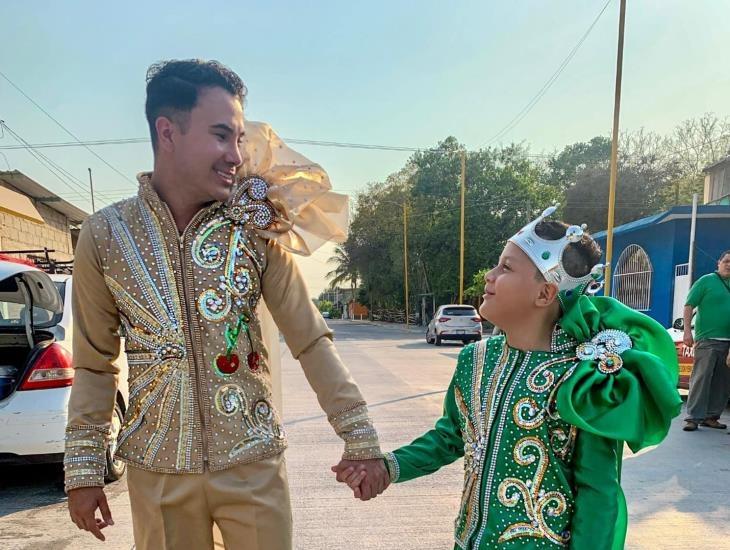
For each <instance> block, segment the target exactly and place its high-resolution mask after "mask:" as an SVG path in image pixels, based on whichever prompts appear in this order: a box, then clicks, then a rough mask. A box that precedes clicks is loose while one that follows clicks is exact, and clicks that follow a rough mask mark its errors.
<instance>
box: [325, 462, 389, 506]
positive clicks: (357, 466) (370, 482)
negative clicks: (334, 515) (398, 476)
mask: <svg viewBox="0 0 730 550" xmlns="http://www.w3.org/2000/svg"><path fill="white" fill-rule="evenodd" d="M332 471H333V472H335V473H336V474H337V481H339V482H342V483H347V484H348V485H349V486H350V488H352V490H353V492H354V494H355V498H359V499H360V500H370V499H371V498H375V497H376V496H378V495H379V494H380V493H382V492H383V491H385V489H387V487H388V485H390V475H389V474H388V469H387V468H386V467H385V461H384V460H383V459H382V458H373V459H370V460H362V461H355V460H341V461H340V463H339V464H337V465H336V466H332Z"/></svg>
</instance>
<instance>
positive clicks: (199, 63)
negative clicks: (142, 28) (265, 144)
mask: <svg viewBox="0 0 730 550" xmlns="http://www.w3.org/2000/svg"><path fill="white" fill-rule="evenodd" d="M216 87H217V88H222V89H224V90H226V91H227V92H228V93H230V94H231V95H232V96H234V97H236V98H237V99H238V100H239V101H240V102H241V104H243V101H244V99H245V97H246V91H247V90H246V86H245V85H244V83H243V81H242V80H241V78H240V77H239V76H238V75H237V74H236V73H234V72H233V71H232V70H231V69H229V68H228V67H226V66H225V65H223V64H222V63H219V62H218V61H203V60H201V59H173V60H170V61H160V62H159V63H155V64H154V65H151V66H150V68H149V69H148V70H147V100H146V102H145V115H146V116H147V124H149V127H150V136H151V138H152V148H153V149H154V150H155V151H156V150H157V141H158V138H157V129H156V127H155V121H156V120H157V118H158V117H160V116H164V117H167V118H169V119H171V120H175V122H176V123H177V124H179V125H180V126H181V127H183V128H186V123H187V120H188V118H187V117H188V115H189V114H190V111H192V110H193V109H194V108H195V106H196V105H197V104H198V97H199V95H200V92H201V91H203V90H204V89H205V88H216Z"/></svg>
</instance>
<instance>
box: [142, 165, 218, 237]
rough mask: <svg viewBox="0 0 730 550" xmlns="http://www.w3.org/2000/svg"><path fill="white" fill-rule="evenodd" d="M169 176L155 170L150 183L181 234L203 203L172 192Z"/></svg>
mask: <svg viewBox="0 0 730 550" xmlns="http://www.w3.org/2000/svg"><path fill="white" fill-rule="evenodd" d="M169 181H170V176H169V175H166V174H165V173H164V172H162V173H159V172H158V171H157V170H156V171H155V172H153V173H152V177H151V178H150V183H151V185H152V188H153V189H154V190H155V192H156V193H157V195H158V196H159V197H160V200H162V201H163V202H164V203H165V204H167V207H168V208H169V209H170V214H172V219H173V221H174V222H175V226H176V227H177V230H178V233H180V234H182V233H183V232H184V231H185V228H186V227H187V226H188V224H189V223H190V221H191V220H192V219H193V218H194V217H195V214H197V213H198V212H199V211H200V209H201V208H203V207H204V206H205V204H204V203H197V202H195V201H191V200H190V197H188V196H185V194H184V193H179V192H173V191H172V189H173V186H172V185H169V184H168V183H169Z"/></svg>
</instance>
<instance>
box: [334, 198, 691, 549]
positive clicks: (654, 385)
mask: <svg viewBox="0 0 730 550" xmlns="http://www.w3.org/2000/svg"><path fill="white" fill-rule="evenodd" d="M554 210H555V208H554V207H552V208H549V209H547V210H546V211H545V212H544V213H543V215H542V216H540V217H539V218H538V219H536V220H535V221H533V222H531V223H530V224H528V225H527V226H525V227H524V228H523V229H522V230H521V231H519V232H518V233H517V234H516V235H514V236H513V237H512V238H511V239H510V240H509V242H508V243H507V245H506V246H505V248H504V251H503V252H502V255H501V257H500V260H499V264H498V265H497V267H495V268H494V269H492V270H491V271H489V272H488V273H487V275H486V277H485V287H484V296H483V302H482V304H481V306H480V309H479V312H480V313H481V314H482V316H483V317H484V318H485V319H487V320H489V321H490V322H492V323H494V324H495V325H497V326H499V327H500V328H501V329H502V330H503V332H504V334H503V335H501V336H496V337H492V338H489V339H488V340H482V341H480V342H477V343H475V344H472V345H469V346H467V347H465V348H464V349H463V350H462V352H461V353H460V355H459V359H458V363H457V366H456V372H455V374H454V377H453V379H452V381H451V384H450V385H449V388H448V391H447V393H446V398H445V402H444V413H443V416H442V417H441V418H440V419H439V420H438V421H437V422H436V425H435V427H434V428H433V429H432V430H430V431H428V432H426V433H425V434H423V435H422V436H420V437H419V438H417V439H416V440H415V441H413V442H412V443H411V444H409V445H406V446H404V447H401V448H399V449H397V450H395V451H394V452H392V453H386V459H385V461H386V465H387V467H388V470H389V472H390V478H391V481H392V482H394V483H398V482H404V481H408V480H411V479H414V478H417V477H420V476H424V475H427V474H430V473H433V472H435V471H436V470H438V469H439V468H441V467H442V466H444V465H446V464H450V463H451V462H453V461H455V460H457V459H458V458H460V457H462V456H463V457H464V485H463V493H462V501H461V507H460V511H459V516H458V518H457V520H456V524H455V548H462V549H492V548H554V547H568V548H575V549H580V550H582V549H590V550H602V549H618V548H623V545H624V539H625V536H626V525H627V511H626V502H625V499H624V496H623V492H622V491H621V486H620V477H621V456H622V451H623V446H624V443H627V444H628V445H629V447H630V448H631V449H632V450H633V451H634V452H637V451H639V450H640V449H642V448H644V447H647V446H650V445H656V444H658V443H659V442H661V441H662V440H663V439H664V437H665V436H666V434H667V431H668V429H669V425H670V422H671V419H672V418H673V417H674V416H676V415H677V414H678V413H679V410H680V405H681V400H680V397H679V394H678V392H677V390H676V386H677V377H678V365H677V358H676V353H675V348H674V344H673V342H672V339H671V338H670V337H669V335H668V334H667V332H666V331H665V330H664V329H663V328H662V327H661V326H660V325H659V324H658V323H657V322H655V321H654V320H652V319H650V318H649V317H647V316H646V315H643V314H641V313H638V312H636V311H634V310H632V309H630V308H628V307H626V306H624V305H623V304H621V303H620V302H618V301H616V300H614V299H612V298H607V297H599V296H593V295H592V294H593V293H595V292H596V290H598V289H600V285H599V284H598V283H597V282H596V281H597V280H598V279H599V278H600V276H601V273H602V270H603V266H601V265H600V264H599V263H598V262H599V261H600V258H601V250H600V248H599V247H598V245H597V244H596V243H595V241H593V239H591V238H590V237H589V236H588V235H587V234H586V233H585V231H584V229H585V228H584V227H579V226H567V225H566V224H563V223H562V222H558V221H554V220H549V219H548V218H549V216H550V215H551V214H553V212H554ZM333 470H334V471H336V472H337V474H338V475H337V477H338V480H339V481H344V482H346V483H348V484H349V485H350V487H351V488H352V489H353V490H354V492H355V496H356V497H358V496H360V491H359V483H360V482H361V480H362V479H363V477H364V474H363V473H362V472H360V471H358V470H357V469H355V468H344V469H336V468H333Z"/></svg>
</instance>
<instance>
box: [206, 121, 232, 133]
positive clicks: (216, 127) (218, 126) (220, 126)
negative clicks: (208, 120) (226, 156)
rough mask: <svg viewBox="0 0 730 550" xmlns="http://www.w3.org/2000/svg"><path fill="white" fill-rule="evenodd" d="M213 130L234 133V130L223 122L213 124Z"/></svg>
mask: <svg viewBox="0 0 730 550" xmlns="http://www.w3.org/2000/svg"><path fill="white" fill-rule="evenodd" d="M210 128H211V130H223V131H224V132H228V133H229V134H232V133H233V128H231V127H230V126H228V124H226V123H224V122H221V123H219V124H212V125H211V126H210Z"/></svg>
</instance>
